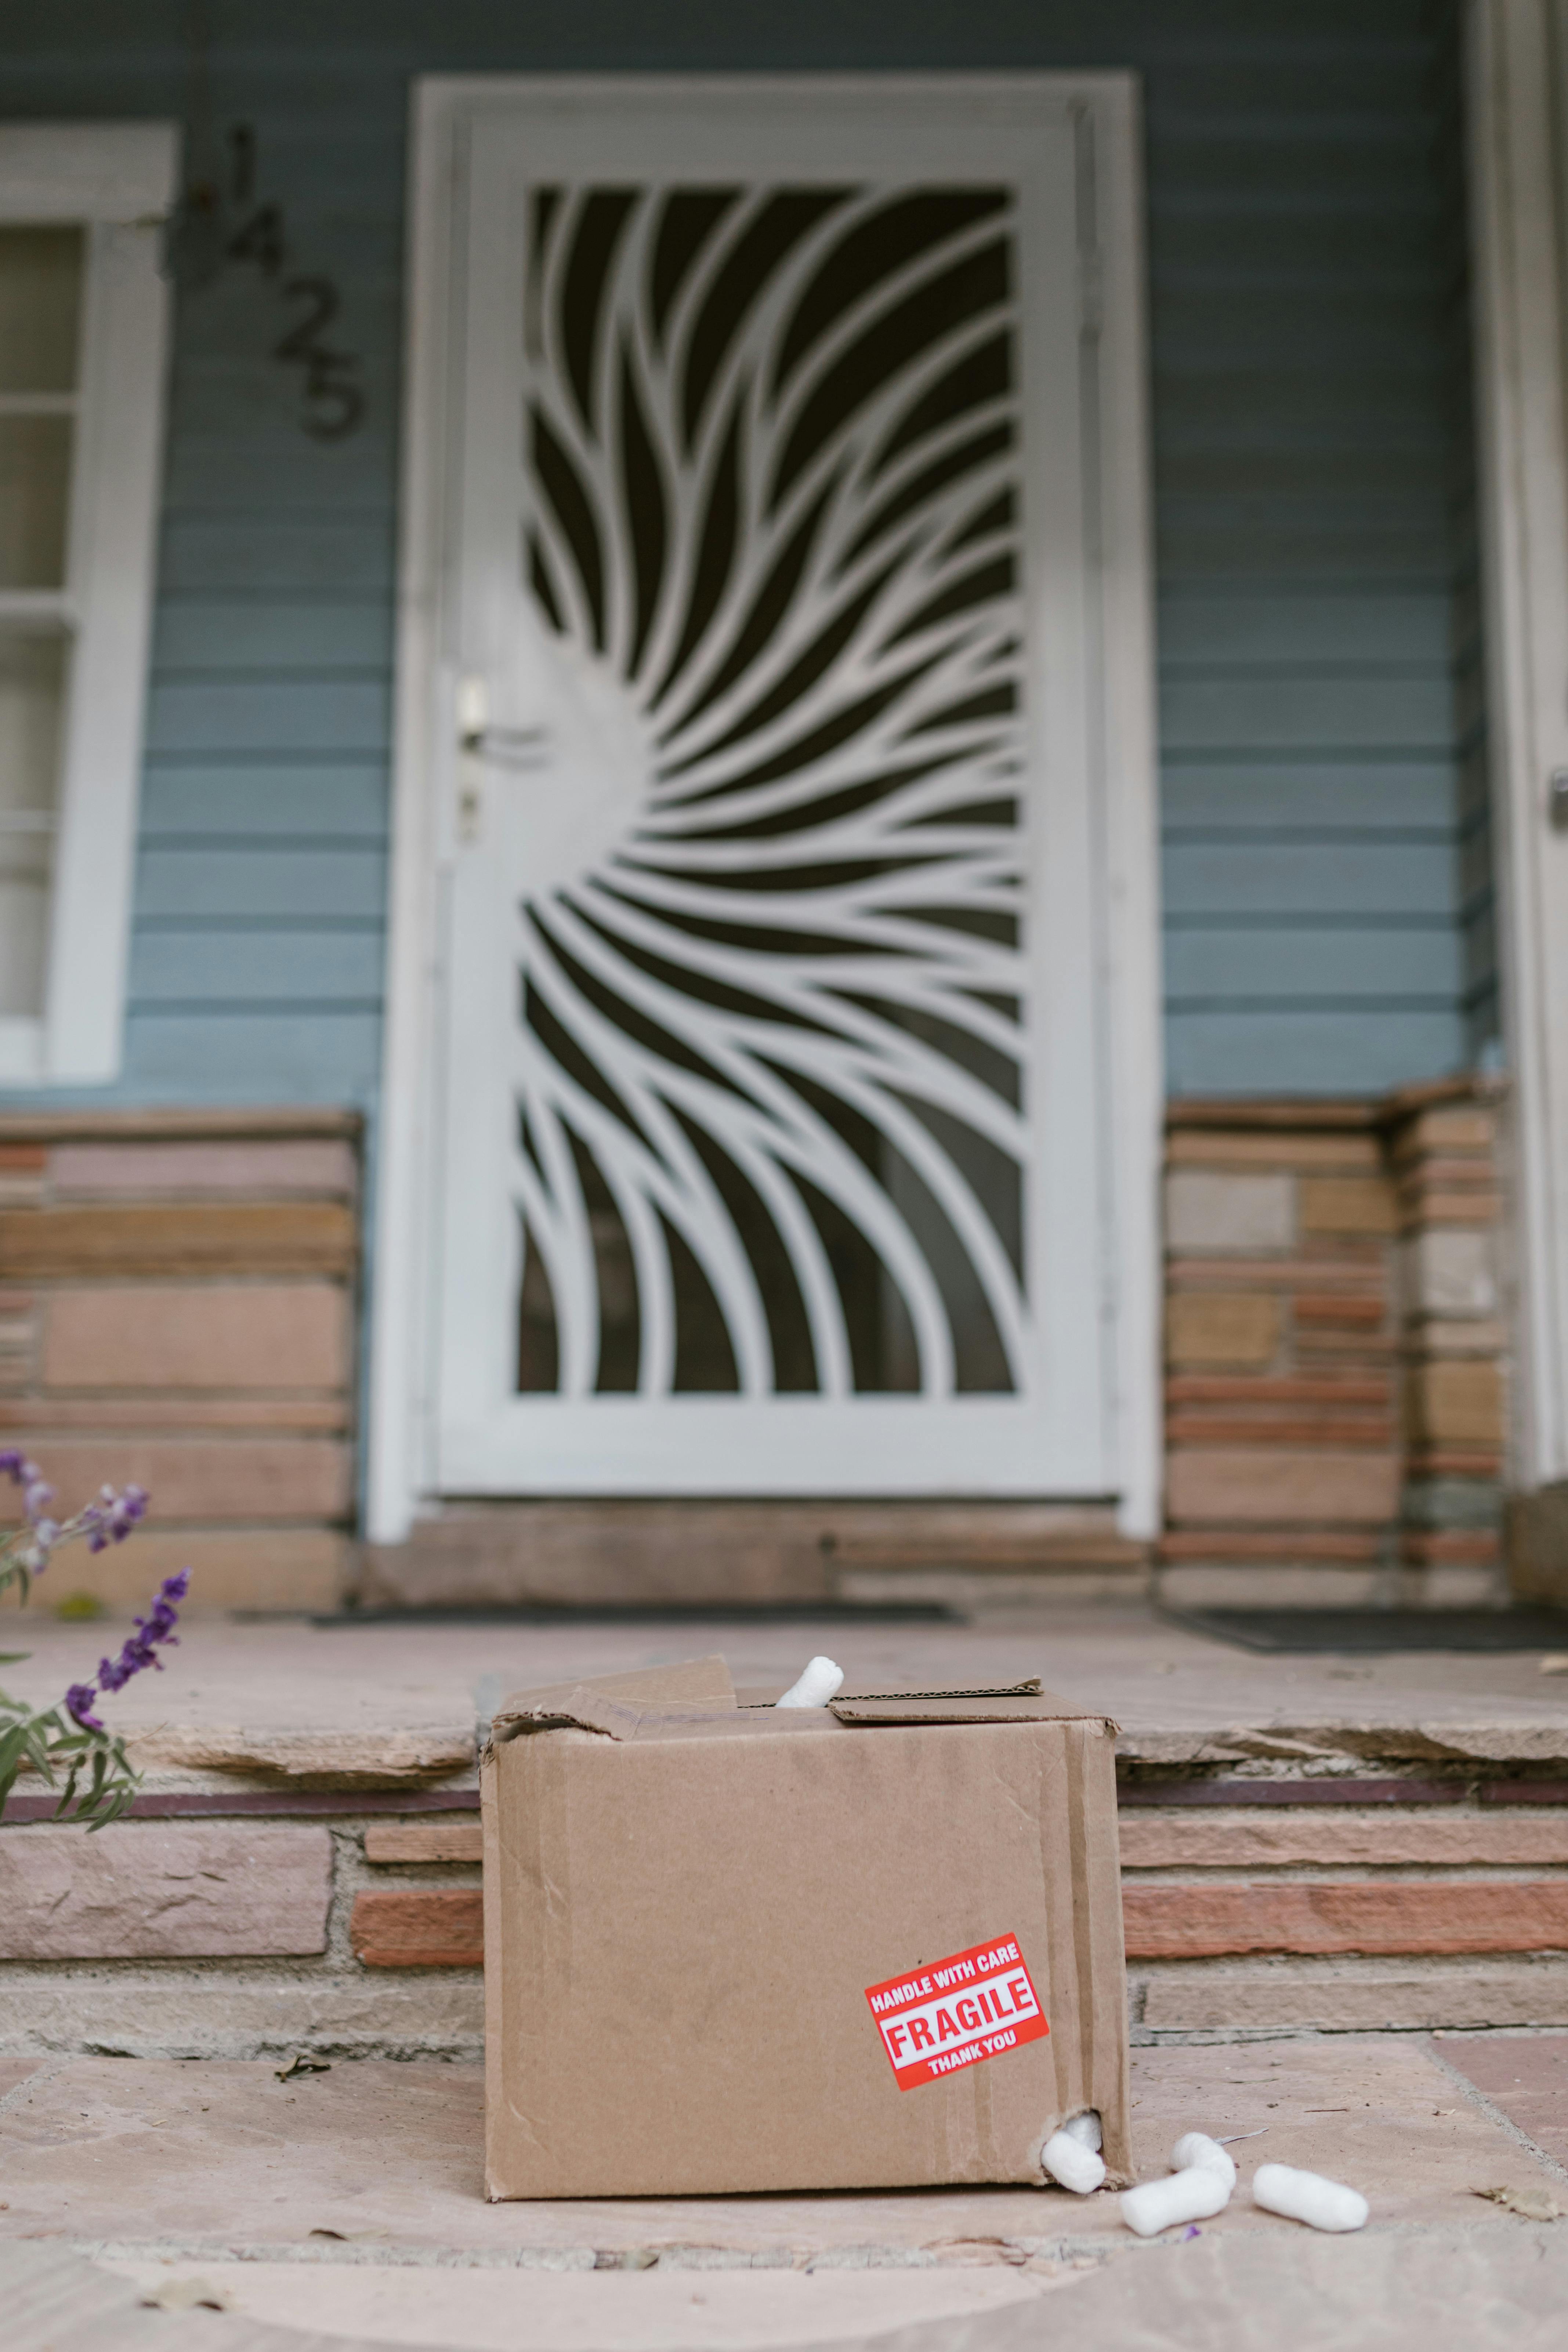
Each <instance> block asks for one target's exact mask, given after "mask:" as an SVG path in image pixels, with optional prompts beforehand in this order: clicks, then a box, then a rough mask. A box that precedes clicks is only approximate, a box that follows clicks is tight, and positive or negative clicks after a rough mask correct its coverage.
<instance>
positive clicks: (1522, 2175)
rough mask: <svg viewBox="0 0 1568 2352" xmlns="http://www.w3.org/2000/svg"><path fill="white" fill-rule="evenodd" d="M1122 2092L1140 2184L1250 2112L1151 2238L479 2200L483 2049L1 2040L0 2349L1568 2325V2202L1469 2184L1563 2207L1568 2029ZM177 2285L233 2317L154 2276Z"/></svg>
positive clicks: (1521, 2341) (988, 2347)
mask: <svg viewBox="0 0 1568 2352" xmlns="http://www.w3.org/2000/svg"><path fill="white" fill-rule="evenodd" d="M1134 2101H1135V2105H1134V2126H1133V2127H1134V2143H1135V2148H1136V2153H1137V2157H1138V2162H1139V2168H1140V2171H1141V2173H1142V2175H1144V2176H1148V2175H1151V2174H1153V2173H1156V2172H1158V2171H1160V2170H1163V2168H1164V2163H1165V2159H1166V2157H1167V2154H1168V2150H1169V2147H1170V2145H1171V2143H1172V2141H1173V2138H1174V2137H1176V2135H1177V2134H1178V2133H1179V2132H1180V2131H1182V2130H1184V2129H1188V2128H1194V2127H1196V2128H1204V2129H1207V2130H1209V2131H1212V2132H1215V2133H1216V2134H1219V2133H1226V2134H1228V2133H1244V2132H1253V2133H1258V2134H1260V2137H1257V2138H1254V2139H1250V2140H1247V2141H1245V2142H1242V2143H1240V2144H1238V2146H1237V2150H1236V2153H1237V2157H1238V2158H1239V2159H1240V2166H1241V2173H1242V2179H1241V2183H1240V2185H1239V2186H1238V2189H1237V2194H1236V2197H1235V2198H1234V2199H1233V2200H1232V2203H1231V2205H1230V2207H1229V2208H1228V2209H1227V2210H1226V2212H1225V2213H1223V2214H1221V2215H1220V2216H1218V2217H1217V2218H1216V2219H1215V2221H1210V2222H1205V2224H1204V2225H1203V2227H1202V2230H1201V2231H1200V2232H1199V2233H1198V2234H1197V2235H1196V2236H1195V2237H1193V2238H1184V2237H1183V2236H1182V2234H1181V2233H1180V2232H1179V2231H1173V2232H1171V2233H1170V2234H1169V2237H1168V2238H1167V2239H1165V2240H1161V2241H1157V2242H1154V2243H1153V2244H1152V2245H1151V2246H1144V2245H1142V2244H1141V2243H1140V2242H1138V2241H1136V2240H1134V2239H1133V2238H1132V2237H1131V2234H1130V2233H1129V2232H1128V2231H1126V2229H1125V2228H1124V2227H1123V2226H1122V2225H1121V2221H1120V2219H1119V2214H1118V2210H1117V2205H1116V2200H1115V2199H1114V2198H1113V2197H1111V2196H1110V2195H1103V2194H1102V2195H1100V2196H1098V2197H1094V2198H1089V2199H1088V2200H1077V2199H1069V2198H1068V2196H1067V2195H1066V2194H1065V2193H1064V2192H1062V2191H1060V2190H1051V2191H1039V2190H1032V2189H995V2190H927V2191H922V2192H920V2193H918V2194H907V2193H905V2194H887V2195H881V2196H847V2195H839V2196H833V2197H816V2198H813V2197H783V2198H772V2197H767V2198H737V2199H692V2200H662V2201H661V2200H624V2201H614V2200H603V2201H584V2202H579V2203H563V2204H532V2205H530V2204H510V2205H499V2206H497V2205H487V2204H485V2203H484V2202H483V2200H482V2197H481V2194H480V2163H479V2155H480V2131H481V2085H480V2080H479V2069H478V2068H477V2067H473V2066H469V2065H462V2064H440V2063H430V2062H416V2063H412V2064H406V2065H395V2064H389V2063H383V2062H376V2061H357V2062H355V2061H350V2062H339V2063H335V2064H334V2065H333V2066H332V2068H331V2071H330V2072H329V2073H325V2074H315V2075H306V2076H302V2077H298V2078H296V2079H294V2080H293V2081H290V2082H288V2083H284V2082H281V2081H279V2076H278V2072H277V2070H276V2069H274V2068H273V2067H272V2066H270V2065H268V2064H265V2063H255V2062H251V2063H224V2062H205V2063H203V2062H193V2063H170V2062H157V2061H134V2060H130V2061H128V2060H124V2059H111V2058H63V2059H47V2060H43V2061H37V2062H35V2061H30V2060H24V2059H17V2060H12V2061H9V2062H5V2069H4V2072H3V2073H0V2189H4V2199H3V2200H0V2302H5V2303H8V2304H9V2307H10V2319H9V2321H8V2323H7V2326H6V2332H5V2341H6V2344H7V2352H46V2347H49V2352H76V2347H78V2345H79V2344H80V2345H81V2346H82V2347H85V2346H86V2345H88V2344H89V2342H90V2343H91V2344H92V2345H93V2346H94V2347H96V2352H104V2347H117V2346H119V2345H121V2344H124V2345H126V2346H135V2347H141V2346H142V2345H143V2344H146V2345H148V2346H158V2347H169V2352H185V2347H187V2346H191V2347H195V2346H196V2345H197V2344H198V2343H199V2345H200V2346H202V2347H205V2352H304V2347H307V2346H308V2345H312V2344H315V2343H318V2342H320V2343H321V2344H323V2345H331V2346H332V2347H334V2352H343V2347H344V2345H345V2344H354V2345H366V2344H372V2343H374V2344H394V2343H395V2344H400V2345H405V2346H407V2345H422V2346H426V2347H437V2346H439V2347H449V2352H523V2348H524V2347H527V2348H528V2352H554V2347H561V2352H680V2348H681V2347H691V2348H692V2352H721V2347H737V2348H739V2347H747V2352H750V2347H756V2348H757V2352H767V2348H768V2347H782V2346H786V2345H796V2344H799V2345H805V2344H807V2343H824V2344H828V2343H831V2344H835V2345H839V2346H848V2345H858V2344H863V2343H864V2344H868V2345H871V2344H875V2345H879V2346H883V2347H888V2352H895V2347H896V2352H1025V2347H1026V2346H1028V2347H1033V2346H1035V2345H1046V2344H1049V2343H1052V2342H1055V2341H1058V2340H1060V2339H1059V2336H1058V2333H1057V2332H1056V2331H1057V2330H1060V2331H1061V2332H1062V2333H1063V2334H1065V2331H1066V2328H1067V2327H1068V2326H1071V2328H1072V2330H1073V2337H1074V2340H1082V2339H1083V2337H1084V2336H1085V2335H1086V2334H1087V2335H1088V2336H1089V2337H1090V2338H1091V2339H1093V2340H1097V2341H1099V2342H1100V2343H1102V2344H1104V2345H1105V2346H1106V2347H1108V2352H1134V2347H1140V2348H1141V2347H1145V2346H1146V2347H1150V2352H1152V2347H1154V2346H1156V2345H1160V2346H1170V2345H1173V2344H1182V2345H1185V2344H1189V2343H1190V2344H1193V2345H1194V2346H1196V2345H1199V2344H1201V2345H1202V2346H1203V2347H1204V2352H1253V2347H1258V2352H1263V2347H1266V2346H1267V2347H1269V2352H1278V2347H1279V2346H1280V2345H1281V2344H1287V2343H1288V2344H1289V2346H1290V2347H1292V2352H1297V2347H1304V2352H1310V2347H1317V2346H1319V2345H1321V2346H1323V2347H1325V2352H1326V2347H1329V2346H1330V2345H1332V2346H1333V2347H1335V2352H1345V2347H1352V2352H1354V2347H1363V2346H1366V2347H1373V2346H1374V2345H1376V2346H1384V2345H1386V2346H1389V2347H1394V2346H1399V2345H1406V2344H1411V2343H1415V2342H1417V2341H1420V2342H1422V2343H1423V2344H1424V2345H1425V2346H1426V2347H1428V2352H1438V2347H1446V2346H1448V2345H1450V2344H1452V2345H1456V2346H1457V2345H1458V2344H1460V2343H1463V2344H1464V2345H1465V2346H1466V2347H1468V2352H1470V2347H1483V2352H1484V2348H1485V2347H1491V2346H1493V2345H1497V2346H1501V2345H1503V2344H1504V2343H1506V2344H1508V2345H1509V2346H1510V2347H1521V2346H1522V2347H1527V2352H1533V2347H1536V2346H1540V2347H1542V2352H1544V2348H1545V2347H1546V2346H1547V2345H1548V2344H1551V2343H1553V2342H1554V2341H1560V2340H1561V2339H1560V2336H1558V2337H1556V2338H1554V2337H1553V2336H1552V2332H1551V2331H1552V2328H1553V2327H1556V2328H1557V2329H1560V2328H1561V2325H1562V2310H1563V2302H1564V2298H1568V2220H1563V2219H1557V2220H1551V2219H1541V2220H1532V2219H1529V2218H1524V2217H1522V2216H1520V2215H1516V2214H1514V2213H1511V2212H1510V2211H1507V2210H1503V2209H1500V2207H1499V2206H1498V2205H1496V2204H1495V2203H1493V2202H1491V2201H1489V2200H1485V2199H1483V2198H1481V2197H1479V2196H1478V2195H1477V2194H1475V2192H1476V2191H1477V2190H1479V2189H1495V2188H1499V2187H1505V2188H1508V2189H1511V2190H1514V2191H1516V2192H1518V2193H1519V2194H1520V2195H1521V2197H1522V2198H1523V2199H1524V2200H1526V2201H1530V2200H1539V2202H1537V2203H1536V2204H1535V2205H1534V2209H1533V2210H1536V2211H1537V2212H1539V2213H1542V2214H1546V2213H1550V2212H1552V2211H1562V2212H1565V2213H1568V2036H1564V2035H1532V2034H1525V2033H1520V2034H1509V2035H1501V2034H1489V2035H1477V2036H1471V2035H1455V2036H1450V2037H1436V2038H1425V2037H1422V2038H1418V2037H1415V2036H1358V2037H1353V2038H1334V2039H1326V2038H1313V2039H1300V2040H1289V2041H1275V2042H1270V2043H1268V2044H1267V2045H1257V2044H1255V2045H1250V2046H1237V2045H1234V2044H1233V2045H1226V2044H1215V2045H1211V2046H1209V2047H1207V2048H1203V2049H1193V2048H1187V2049H1179V2050H1159V2051H1148V2050H1146V2051H1141V2052H1139V2053H1136V2056H1135V2060H1134ZM1265 2158H1269V2159H1272V2160H1275V2161H1279V2162H1285V2163H1291V2164H1300V2165H1303V2166H1306V2167H1308V2168H1312V2169H1318V2170H1326V2171H1328V2172H1330V2173H1331V2174H1334V2175H1336V2176H1337V2177H1339V2178H1342V2179H1349V2180H1351V2181H1352V2182H1353V2183H1354V2184H1355V2185H1357V2186H1358V2187H1359V2188H1361V2189H1362V2190H1363V2193H1364V2194H1365V2195H1366V2196H1367V2197H1368V2199H1369V2200H1370V2202H1371V2205H1372V2208H1373V2217H1372V2221H1371V2223H1370V2225H1369V2227H1368V2229H1367V2231H1366V2232H1365V2233H1364V2234H1363V2236H1361V2237H1359V2238H1357V2239H1354V2240H1349V2239H1323V2238H1315V2237H1313V2236H1311V2235H1310V2233H1309V2232H1306V2231H1302V2230H1300V2229H1299V2228H1297V2227H1296V2226H1295V2225H1293V2224H1291V2223H1288V2222H1283V2221H1278V2220H1275V2219H1273V2218H1272V2217H1270V2216H1268V2215H1265V2214H1262V2213H1260V2212H1258V2210H1256V2209H1254V2208H1253V2207H1252V2206H1251V2204H1250V2202H1249V2200H1248V2199H1247V2180H1248V2178H1249V2176H1250V2173H1251V2170H1252V2168H1253V2166H1254V2165H1255V2164H1256V2163H1258V2162H1259V2161H1262V2160H1264V2159H1265ZM66 2256H75V2257H78V2258H79V2260H78V2262H77V2263H68V2262H66V2261H63V2260H61V2259H60V2258H63V2257H66ZM49 2257H53V2258H54V2259H53V2260H52V2262H51V2260H49V2259H48V2258H49ZM193 2278H200V2279H202V2280H205V2281H206V2282H207V2283H208V2284H209V2286H211V2287H215V2288H216V2289H217V2290H218V2292H219V2294H220V2297H221V2298H222V2300H223V2301H224V2302H225V2303H226V2305H227V2306H228V2312H229V2316H224V2317H219V2316H217V2315H215V2314H213V2313H211V2312H208V2311H205V2310H197V2311H186V2312H183V2313H182V2312H179V2311H165V2310H156V2311H153V2310H149V2309H146V2308H144V2307H143V2306H142V2304H141V2302H140V2300H139V2298H140V2296H141V2295H142V2294H147V2293H155V2292H158V2291H159V2290H160V2289H161V2288H167V2287H168V2286H170V2285H171V2284H176V2283H179V2282H184V2281H189V2280H191V2279H193ZM51 2282H52V2284H51ZM1063 2293H1065V2294H1067V2295H1068V2301H1067V2302H1066V2303H1065V2304H1058V2302H1057V2300H1056V2298H1057V2296H1058V2294H1063ZM1047 2297H1048V2298H1049V2301H1048V2302H1047V2303H1046V2304H1045V2307H1044V2309H1037V2305H1040V2303H1041V2301H1042V2299H1043V2298H1047ZM1053 2323H1054V2327H1053Z"/></svg>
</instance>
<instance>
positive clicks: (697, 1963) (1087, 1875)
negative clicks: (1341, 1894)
mask: <svg viewBox="0 0 1568 2352" xmlns="http://www.w3.org/2000/svg"><path fill="white" fill-rule="evenodd" d="M775 1696H777V1693H776V1692H770V1693H752V1692H747V1691H742V1692H741V1693H739V1694H737V1693H736V1691H735V1690H734V1688H733V1687H732V1685H731V1680H730V1675H729V1673H728V1670H727V1669H726V1667H725V1664H724V1662H723V1660H722V1659H721V1658H705V1659H700V1660H697V1661H695V1662H693V1663H692V1664H689V1665H684V1666H678V1667H660V1668H656V1669H652V1670H650V1671H648V1672H646V1673H642V1674H632V1675H610V1676H605V1677H603V1678H601V1679H599V1680H596V1681H594V1682H586V1683H582V1684H579V1685H573V1686H565V1685H563V1686H561V1687H559V1688H554V1689H551V1690H544V1691H535V1692H531V1693H523V1694H521V1695H519V1696H517V1697H514V1698H511V1699H509V1700H507V1701H505V1702H504V1703H503V1705H502V1706H501V1707H500V1710H499V1711H498V1713H497V1716H496V1718H495V1724H494V1727H493V1734H492V1742H491V1745H490V1747H489V1749H488V1750H487V1752H486V1756H485V1759H484V1766H483V1771H482V1775H481V1785H482V1791H483V1806H484V1828H485V2007H486V2017H485V2024H486V2033H485V2047H486V2099H485V2158H486V2181H487V2189H488V2193H489V2196H490V2197H492V2198H502V2197H605V2196H671V2195H679V2194H707V2195H718V2194H727V2193H732V2192H736V2191H740V2190H747V2189H892V2188H909V2187H914V2186H923V2185H927V2184H931V2183H935V2182H944V2181H964V2182H976V2181H1029V2182H1036V2183H1037V2182H1039V2180H1040V2179H1041V2169H1040V2149H1041V2147H1042V2146H1043V2145H1044V2143H1045V2141H1046V2140H1047V2138H1048V2137H1049V2136H1050V2134H1051V2133H1052V2132H1053V2131H1054V2130H1055V2129H1056V2128H1057V2126H1058V2124H1060V2123H1061V2122H1063V2121H1064V2120H1065V2119H1066V2118H1067V2117H1068V2116H1074V2115H1078V2114H1079V2113H1081V2112H1082V2110H1083V2109H1084V2108H1086V2107H1094V2108H1097V2109H1098V2110H1099V2112H1100V2117H1101V2120H1102V2128H1103V2131H1104V2135H1105V2157H1106V2163H1107V2166H1108V2168H1109V2172H1110V2177H1111V2179H1113V2180H1117V2179H1121V2180H1124V2179H1127V2178H1128V2177H1129V2162H1130V2157H1129V2148H1128V2114H1127V2004H1126V1982H1125V1976H1124V1969H1123V1960H1122V1948H1121V1879H1120V1869H1119V1862H1118V1855H1117V1843H1116V1775H1115V1761H1114V1735H1115V1728H1116V1727H1115V1726H1114V1724H1111V1723H1110V1722H1108V1721H1107V1720H1106V1718H1105V1717H1103V1716H1099V1715H1094V1714H1091V1713H1089V1712H1088V1711H1087V1710H1085V1709H1083V1708H1080V1707H1076V1706H1070V1705H1068V1703H1067V1702H1066V1701H1065V1700H1062V1699H1057V1698H1053V1697H1051V1696H1049V1694H1047V1693H1043V1692H1041V1691H1040V1689H1039V1686H1038V1684H1037V1683H1024V1684H1018V1685H1011V1686H1009V1687H1008V1688H1007V1689H1005V1690H989V1691H976V1690H963V1691H959V1690H952V1691H928V1692H909V1693H901V1694H891V1693H888V1692H858V1693H856V1692H850V1691H845V1692H842V1693H840V1695H839V1696H838V1698H837V1699H836V1700H835V1702H834V1704H833V1706H832V1707H831V1708H830V1709H822V1710H818V1709H799V1710H784V1711H782V1712H778V1711H775V1710H774V1709H773V1706H772V1700H773V1697H775Z"/></svg>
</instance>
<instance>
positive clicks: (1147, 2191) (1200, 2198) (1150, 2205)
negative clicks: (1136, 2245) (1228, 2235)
mask: <svg viewBox="0 0 1568 2352" xmlns="http://www.w3.org/2000/svg"><path fill="white" fill-rule="evenodd" d="M1229 2203H1230V2182H1229V2181H1228V2180H1227V2179H1226V2177H1225V2175H1224V2173H1223V2172H1220V2171H1218V2170H1216V2168H1215V2167H1214V2166H1213V2165H1210V2164H1189V2165H1188V2166H1187V2168H1186V2169H1185V2170H1184V2171H1183V2172H1168V2173H1167V2174H1166V2175H1165V2178H1164V2179H1163V2180H1145V2181H1144V2182H1142V2185H1141V2186H1140V2187H1139V2188H1137V2189H1124V2190H1123V2191H1122V2196H1121V2218H1122V2220H1123V2221H1125V2222H1126V2224H1127V2226H1128V2228H1129V2229H1130V2230H1136V2231H1137V2232H1138V2235H1139V2236H1140V2237H1141V2238H1153V2237H1157V2236H1158V2235H1159V2233H1160V2231H1162V2230H1168V2229H1170V2228H1171V2226H1172V2224H1173V2222H1176V2221H1207V2220H1208V2219H1209V2217H1210V2215H1211V2214H1214V2213H1223V2212H1224V2211H1225V2209H1226V2206H1227V2205H1228V2204H1229Z"/></svg>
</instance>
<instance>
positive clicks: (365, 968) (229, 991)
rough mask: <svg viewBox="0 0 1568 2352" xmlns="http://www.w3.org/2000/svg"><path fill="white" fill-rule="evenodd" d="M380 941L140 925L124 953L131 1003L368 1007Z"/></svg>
mask: <svg viewBox="0 0 1568 2352" xmlns="http://www.w3.org/2000/svg"><path fill="white" fill-rule="evenodd" d="M385 953H386V950H385V942H384V937H383V934H382V932H381V930H380V929H379V928H378V929H366V930H363V931H304V930H299V929H294V930H243V931H240V930H236V929H233V928H232V927H231V926H228V925H225V926H223V927H221V928H218V929H205V930H191V929H169V930H155V931H149V930H142V931H140V932H138V934H137V936H136V938H135V940H134V941H133V943H132V950H131V1002H132V1007H133V1008H134V1009H135V1010H137V1011H147V1010H150V1009H152V1008H153V1007H154V1006H156V1007H158V1008H160V1009H161V1010H163V1011H165V1012H166V1011H169V1010H171V1009H173V1008H174V1007H176V1006H178V1007H182V1008H184V1010H186V1011H187V1012H193V1013H194V1012H196V1011H198V1010H199V1009H200V1008H201V1007H202V1006H203V1005H206V1004H212V1003H226V1004H243V1003H268V1004H270V1003H280V1002H288V1001H289V1000H293V1001H296V1002H299V1003H310V1004H314V1005H317V1006H319V1007H325V1006H328V1005H337V1006H342V1005H353V1006H355V1007H357V1008H358V1009H360V1010H368V1009H374V1006H375V1005H376V1004H378V1003H379V1002H380V999H381V991H382V974H383V965H384V960H385Z"/></svg>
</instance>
